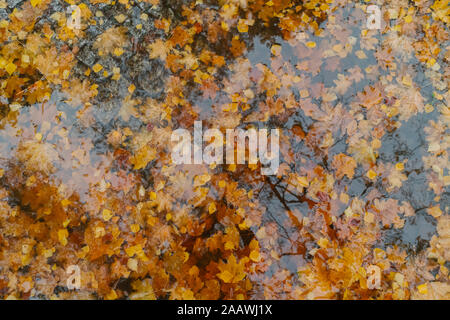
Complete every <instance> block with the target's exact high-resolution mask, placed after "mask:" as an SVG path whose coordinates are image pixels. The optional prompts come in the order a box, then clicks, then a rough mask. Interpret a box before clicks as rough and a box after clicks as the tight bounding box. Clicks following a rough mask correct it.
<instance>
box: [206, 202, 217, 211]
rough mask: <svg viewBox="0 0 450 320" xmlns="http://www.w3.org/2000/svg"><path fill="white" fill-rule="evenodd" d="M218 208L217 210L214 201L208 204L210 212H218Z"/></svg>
mask: <svg viewBox="0 0 450 320" xmlns="http://www.w3.org/2000/svg"><path fill="white" fill-rule="evenodd" d="M216 210H217V208H216V204H215V203H214V202H211V203H210V204H209V206H208V212H209V214H213V213H214V212H216Z"/></svg>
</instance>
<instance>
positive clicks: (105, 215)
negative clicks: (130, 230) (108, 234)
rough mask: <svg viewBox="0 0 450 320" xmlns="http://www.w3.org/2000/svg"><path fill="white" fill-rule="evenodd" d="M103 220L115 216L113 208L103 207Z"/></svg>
mask: <svg viewBox="0 0 450 320" xmlns="http://www.w3.org/2000/svg"><path fill="white" fill-rule="evenodd" d="M102 216H103V220H105V221H109V220H110V219H111V218H112V217H113V213H112V212H111V210H108V209H103V211H102Z"/></svg>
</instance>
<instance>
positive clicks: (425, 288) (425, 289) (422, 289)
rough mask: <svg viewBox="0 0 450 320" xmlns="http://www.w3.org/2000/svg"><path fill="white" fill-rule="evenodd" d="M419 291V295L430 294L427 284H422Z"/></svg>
mask: <svg viewBox="0 0 450 320" xmlns="http://www.w3.org/2000/svg"><path fill="white" fill-rule="evenodd" d="M417 290H418V291H419V293H421V294H427V293H428V286H427V284H426V283H424V284H421V285H420V286H417Z"/></svg>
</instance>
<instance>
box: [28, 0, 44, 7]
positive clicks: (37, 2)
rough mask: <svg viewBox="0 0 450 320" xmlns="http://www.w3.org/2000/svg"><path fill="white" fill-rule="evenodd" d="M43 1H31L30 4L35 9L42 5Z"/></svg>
mask: <svg viewBox="0 0 450 320" xmlns="http://www.w3.org/2000/svg"><path fill="white" fill-rule="evenodd" d="M41 2H42V0H30V3H31V5H32V6H33V7H36V6H37V5H40V4H41Z"/></svg>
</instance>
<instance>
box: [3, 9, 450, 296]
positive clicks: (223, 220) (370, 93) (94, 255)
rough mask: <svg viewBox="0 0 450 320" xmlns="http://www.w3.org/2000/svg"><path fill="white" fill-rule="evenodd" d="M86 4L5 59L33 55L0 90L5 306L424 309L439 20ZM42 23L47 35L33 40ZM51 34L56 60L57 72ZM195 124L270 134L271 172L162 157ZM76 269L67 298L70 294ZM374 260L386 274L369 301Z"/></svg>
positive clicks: (434, 195)
mask: <svg viewBox="0 0 450 320" xmlns="http://www.w3.org/2000/svg"><path fill="white" fill-rule="evenodd" d="M91 2H92V1H91ZM156 2H158V1H156ZM93 3H94V2H92V3H87V5H86V7H85V8H84V10H85V11H84V16H83V19H84V20H85V22H86V21H90V23H87V22H86V25H85V28H84V29H83V31H82V32H81V31H80V33H79V34H76V35H75V34H73V35H70V34H69V35H67V34H65V33H64V32H66V33H70V32H69V31H68V30H61V28H60V27H56V23H55V21H53V22H51V21H50V20H48V21H47V20H46V21H44V22H41V23H37V24H36V27H35V28H36V29H35V30H34V31H35V33H34V34H33V35H30V36H28V38H27V39H26V40H27V41H26V43H25V47H24V48H25V49H20V48H21V47H20V46H22V45H23V44H22V43H20V44H17V47H15V46H14V45H12V44H11V43H10V45H9V47H8V48H7V49H2V54H3V55H5V56H6V54H8V55H10V56H11V57H12V56H13V53H12V52H16V51H17V52H22V51H20V50H24V53H23V54H24V55H26V56H28V55H32V54H35V55H36V56H37V58H36V59H35V60H36V61H33V62H32V63H30V65H25V66H24V65H21V67H20V68H21V69H20V72H23V73H25V74H26V73H27V72H28V73H30V72H34V73H35V74H34V73H33V75H34V77H33V78H32V80H30V79H31V76H30V79H28V80H23V81H25V82H23V83H20V84H18V85H17V86H16V85H14V86H13V85H12V84H11V81H10V82H9V83H8V87H7V88H8V90H9V93H8V92H7V91H8V90H4V91H3V95H2V96H1V99H2V100H1V104H2V117H3V118H2V120H1V123H0V128H1V130H0V154H1V158H0V168H1V170H2V171H0V172H1V175H0V186H1V188H0V195H1V197H0V198H1V199H2V200H1V203H0V206H1V210H2V213H1V216H0V230H1V233H0V248H1V251H0V257H1V258H0V296H1V297H5V298H6V297H17V298H30V297H36V298H50V297H60V298H107V299H115V298H128V297H131V298H145V299H151V298H178V299H189V298H197V299H218V298H233V299H237V298H247V299H251V298H255V299H264V298H267V299H270V298H273V299H304V298H307V299H313V298H337V299H342V298H354V299H366V298H370V297H372V298H377V297H378V298H394V299H403V298H411V297H412V298H417V297H419V298H424V297H425V296H421V295H420V294H422V295H426V294H428V293H424V289H423V287H421V288H422V289H420V290H419V289H417V288H418V286H419V285H422V284H423V283H425V282H429V281H434V282H433V284H432V285H431V284H430V285H429V286H430V287H429V288H430V289H429V290H430V295H432V297H438V296H439V293H438V292H441V291H445V290H446V289H445V288H448V287H445V285H444V283H445V281H446V279H448V269H446V266H448V263H447V260H448V259H447V258H448V241H447V240H448V237H447V238H445V235H447V236H448V224H449V223H448V212H447V211H448V207H447V204H448V155H447V148H448V139H447V137H446V136H445V133H446V130H447V131H448V114H449V113H448V106H445V102H444V101H446V102H447V105H448V92H447V89H446V88H447V87H446V85H447V82H446V81H448V67H447V68H446V70H443V69H444V67H445V65H446V63H447V62H448V54H447V53H443V52H441V53H437V54H433V55H432V56H433V59H434V63H430V59H429V57H428V56H426V53H425V51H427V50H428V49H427V48H425V46H427V45H428V42H426V41H430V42H431V40H430V39H433V37H435V38H439V39H441V40H443V41H442V43H444V40H446V41H447V43H448V31H447V30H448V29H446V27H447V24H446V23H445V21H444V20H442V21H441V18H439V17H440V16H439V15H437V13H436V14H435V15H433V14H434V13H435V12H437V10H438V9H435V8H433V9H430V10H433V11H432V13H433V14H432V17H433V19H434V20H433V21H434V22H433V24H432V25H427V26H426V25H425V24H426V23H428V22H426V21H427V19H428V18H425V17H430V14H429V13H426V12H427V11H426V10H425V9H423V8H421V7H414V6H410V11H411V10H412V11H411V12H415V14H416V15H415V16H414V17H415V18H414V19H416V20H417V21H413V22H412V23H411V22H405V19H406V21H408V18H407V17H409V16H410V15H411V14H412V13H411V12H410V11H407V10H404V9H400V7H401V6H403V5H404V6H408V4H407V3H403V2H402V4H393V3H392V4H391V3H386V4H385V5H384V6H383V8H384V9H385V10H387V11H386V12H388V15H390V16H389V17H385V21H384V27H385V29H384V30H382V31H378V30H370V31H369V30H363V29H364V26H365V19H366V15H365V13H364V9H365V5H362V4H359V3H348V2H347V1H336V2H333V1H308V2H301V3H300V2H299V3H297V2H295V1H294V4H292V3H291V2H289V1H274V2H273V3H272V5H269V4H267V3H265V2H263V1H248V2H247V1H229V3H228V2H227V3H226V4H225V3H220V5H218V4H217V3H215V2H214V3H212V2H209V1H204V3H197V4H196V5H190V6H188V5H186V6H184V7H183V8H182V7H181V5H182V4H180V3H178V2H177V1H162V3H161V5H160V6H156V5H155V6H150V5H149V4H148V3H145V4H144V3H139V4H135V5H133V6H131V8H130V10H126V8H125V7H124V6H123V7H122V6H119V7H117V8H112V7H111V6H109V5H106V4H105V5H97V4H95V3H94V4H93ZM26 6H28V7H26ZM26 6H25V9H24V10H28V11H26V12H29V14H30V16H32V15H33V14H36V15H37V14H39V11H33V10H34V9H30V8H31V7H29V5H26ZM59 6H60V5H59V4H53V3H52V4H50V7H49V10H50V11H55V12H57V11H61V10H60V9H61V8H60V7H59ZM8 10H9V9H8ZM35 10H44V9H42V8H41V9H39V8H37V9H35ZM88 11H89V12H90V13H95V15H94V14H89V13H88ZM33 12H34V13H33ZM42 12H43V11H42ZM42 12H41V13H42ZM8 13H10V12H9V11H8ZM10 14H11V13H10ZM119 14H126V15H127V16H128V17H129V19H128V20H126V21H125V22H123V24H122V22H120V20H121V17H120V15H119ZM33 17H34V16H33ZM15 19H19V20H20V19H21V18H20V17H19V18H15ZM30 19H31V18H30ZM44 20H45V19H44ZM20 21H21V20H20ZM20 21H19V22H20ZM92 21H95V24H94V23H92ZM19 22H17V21H16V23H17V24H19ZM428 24H429V23H428ZM88 25H89V26H88ZM139 26H140V27H139ZM52 28H57V29H54V30H57V32H58V37H56V36H55V37H54V38H52V36H48V37H47V38H43V39H44V40H39V39H40V38H41V36H40V35H41V34H44V35H46V34H50V33H52V32H53V31H52V30H53V29H52ZM58 28H59V29H58ZM28 31H29V32H30V34H31V32H32V31H33V28H31V29H30V30H28ZM37 35H38V36H37ZM63 35H65V36H63ZM65 37H67V38H65ZM71 37H72V38H73V39H71V40H70V42H69V39H70V38H71ZM2 39H3V38H2ZM45 39H47V40H45ZM424 39H425V40H424ZM5 41H6V40H5ZM40 41H43V44H40ZM52 41H55V42H56V43H57V44H58V50H61V52H65V55H61V56H62V57H59V60H58V63H59V64H58V63H56V65H55V66H54V68H53V69H52V67H51V65H50V64H49V66H47V65H46V63H44V62H45V59H44V57H46V58H47V60H48V61H53V60H52V59H50V58H52V57H53V58H54V59H56V55H57V51H56V49H55V48H54V47H53V46H54V43H53V42H52ZM433 45H434V46H435V48H440V49H443V51H444V48H445V45H443V44H439V43H434V41H433ZM60 47H61V48H60ZM4 48H6V46H5V47H4ZM52 50H53V51H52ZM430 50H431V49H430ZM6 51H7V52H6ZM438 51H439V50H436V49H435V51H433V52H438ZM58 52H59V51H58ZM21 59H22V60H23V59H25V60H27V58H23V57H22V54H21ZM10 60H11V59H10ZM62 60H64V61H62ZM5 61H6V60H5ZM11 61H15V60H14V59H12V60H11ZM48 61H47V62H48ZM63 65H64V67H63ZM65 65H67V68H66V67H65ZM435 65H438V66H440V67H436V66H435ZM33 67H34V68H35V69H33V70H34V71H33V70H32V68H33ZM27 68H29V69H27ZM30 70H32V71H30ZM66 70H69V71H70V72H71V73H70V77H69V73H67V72H68V71H66ZM2 72H3V71H2ZM36 74H42V75H43V77H42V79H41V80H39V81H38V80H37V79H38V78H36V79H35V77H36ZM0 75H2V77H3V78H2V79H4V78H6V73H2V74H0ZM9 79H11V78H9ZM15 81H19V79H17V80H15ZM27 81H30V82H27ZM5 83H6V82H5ZM13 87H14V88H13ZM22 87H23V88H22ZM38 87H39V90H38V89H36V88H38ZM19 89H20V90H19ZM2 90H3V89H2ZM33 90H34V91H33ZM28 91H29V92H33V94H31V93H30V95H29V96H28V93H22V92H28ZM50 92H51V93H50ZM445 92H447V93H445ZM21 99H27V100H21ZM8 107H9V111H5V110H6V109H7V108H8ZM196 120H202V121H203V123H204V127H205V129H206V128H219V129H221V130H225V129H227V128H242V129H248V128H267V129H270V128H279V129H280V131H281V132H282V134H281V137H280V152H281V155H282V161H281V165H280V170H279V172H278V174H277V175H275V176H261V175H260V173H259V172H260V170H259V168H258V166H252V165H248V166H246V165H237V166H233V165H231V166H229V165H217V166H214V165H213V166H207V165H195V166H194V165H193V166H189V165H184V166H175V165H173V164H172V163H171V161H170V147H169V145H170V136H171V133H172V131H173V130H175V129H177V128H193V123H194V121H196ZM436 229H437V230H436ZM446 239H447V240H446ZM72 264H76V265H79V266H80V268H81V270H82V277H83V278H82V287H83V289H82V290H79V291H68V290H67V289H66V288H65V283H64V280H63V279H65V269H66V268H67V267H68V266H69V265H72ZM369 265H378V266H380V268H382V270H383V287H382V288H381V289H380V290H378V291H377V290H369V289H367V284H366V275H365V268H366V267H367V266H369ZM399 279H400V280H399ZM403 280H404V281H403ZM427 292H428V291H427ZM433 295H434V296H433ZM442 296H444V297H445V295H442Z"/></svg>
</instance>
